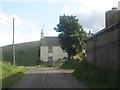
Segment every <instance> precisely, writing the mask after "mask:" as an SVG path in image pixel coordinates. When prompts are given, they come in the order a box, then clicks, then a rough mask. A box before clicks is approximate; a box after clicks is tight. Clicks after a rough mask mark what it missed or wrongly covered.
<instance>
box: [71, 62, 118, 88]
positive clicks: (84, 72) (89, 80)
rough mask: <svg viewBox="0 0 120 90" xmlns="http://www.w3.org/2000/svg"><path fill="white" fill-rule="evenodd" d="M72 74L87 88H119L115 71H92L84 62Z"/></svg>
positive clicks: (92, 68)
mask: <svg viewBox="0 0 120 90" xmlns="http://www.w3.org/2000/svg"><path fill="white" fill-rule="evenodd" d="M72 74H73V76H75V77H76V78H77V79H78V80H80V81H83V82H84V83H85V85H86V86H87V87H88V88H120V81H119V80H120V79H119V77H118V75H117V73H116V72H115V71H110V70H104V69H101V68H96V69H94V67H93V66H92V65H90V64H88V63H87V62H86V61H81V62H80V63H79V65H78V67H77V68H76V69H75V71H74V72H73V73H72Z"/></svg>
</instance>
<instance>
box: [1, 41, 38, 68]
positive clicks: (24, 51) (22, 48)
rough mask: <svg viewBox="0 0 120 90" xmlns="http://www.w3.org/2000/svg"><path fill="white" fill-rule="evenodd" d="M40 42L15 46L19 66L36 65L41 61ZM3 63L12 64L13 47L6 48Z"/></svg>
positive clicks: (4, 48)
mask: <svg viewBox="0 0 120 90" xmlns="http://www.w3.org/2000/svg"><path fill="white" fill-rule="evenodd" d="M39 45H40V42H39V41H34V42H27V43H21V44H16V45H15V53H16V64H17V65H26V66H31V65H36V61H37V60H39ZM2 49H3V61H9V62H12V45H9V46H4V47H2Z"/></svg>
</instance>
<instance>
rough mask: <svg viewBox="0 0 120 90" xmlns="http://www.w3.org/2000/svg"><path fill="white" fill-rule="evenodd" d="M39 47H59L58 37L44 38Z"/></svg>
mask: <svg viewBox="0 0 120 90" xmlns="http://www.w3.org/2000/svg"><path fill="white" fill-rule="evenodd" d="M41 46H60V43H59V38H58V37H44V38H43V39H42V40H41Z"/></svg>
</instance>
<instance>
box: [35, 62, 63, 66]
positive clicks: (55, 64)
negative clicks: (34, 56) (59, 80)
mask: <svg viewBox="0 0 120 90" xmlns="http://www.w3.org/2000/svg"><path fill="white" fill-rule="evenodd" d="M62 64H63V63H62V62H61V63H54V64H40V65H34V66H35V67H61V65H62Z"/></svg>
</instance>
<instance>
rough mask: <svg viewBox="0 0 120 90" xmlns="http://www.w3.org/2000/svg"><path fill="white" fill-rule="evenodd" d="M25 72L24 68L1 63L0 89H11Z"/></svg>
mask: <svg viewBox="0 0 120 90" xmlns="http://www.w3.org/2000/svg"><path fill="white" fill-rule="evenodd" d="M25 71H26V68H25V67H18V66H16V65H11V64H9V63H6V62H4V63H2V88H11V86H12V85H13V84H14V83H15V82H16V81H17V80H19V79H20V78H21V77H22V76H23V75H24V72H25Z"/></svg>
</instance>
